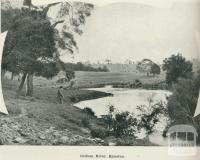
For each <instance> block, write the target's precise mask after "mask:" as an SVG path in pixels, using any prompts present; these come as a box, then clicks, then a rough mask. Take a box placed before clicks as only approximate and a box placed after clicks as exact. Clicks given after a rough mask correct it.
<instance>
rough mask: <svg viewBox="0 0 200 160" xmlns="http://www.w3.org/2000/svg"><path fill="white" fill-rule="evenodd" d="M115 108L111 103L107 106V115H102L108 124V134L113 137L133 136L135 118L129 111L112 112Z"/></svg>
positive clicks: (135, 126) (135, 123) (135, 125)
mask: <svg viewBox="0 0 200 160" xmlns="http://www.w3.org/2000/svg"><path fill="white" fill-rule="evenodd" d="M114 112H115V108H114V106H113V105H110V106H109V113H108V115H106V116H104V117H103V118H104V120H105V122H106V124H107V125H108V129H109V131H110V134H112V136H115V137H122V136H133V137H135V132H136V128H137V119H136V118H134V115H133V114H131V113H130V112H118V113H114Z"/></svg>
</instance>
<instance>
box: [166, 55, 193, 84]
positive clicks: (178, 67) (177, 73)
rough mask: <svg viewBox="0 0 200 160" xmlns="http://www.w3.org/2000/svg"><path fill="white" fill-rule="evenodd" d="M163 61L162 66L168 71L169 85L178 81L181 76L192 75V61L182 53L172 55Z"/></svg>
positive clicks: (167, 79)
mask: <svg viewBox="0 0 200 160" xmlns="http://www.w3.org/2000/svg"><path fill="white" fill-rule="evenodd" d="M163 62H164V64H163V66H162V68H163V70H164V71H166V82H167V83H168V84H169V85H171V84H172V83H177V82H178V79H179V78H187V77H191V75H192V63H191V62H190V61H187V60H186V59H185V58H184V57H183V56H182V55H181V54H177V55H172V56H171V57H169V58H166V59H165V60H164V61H163Z"/></svg>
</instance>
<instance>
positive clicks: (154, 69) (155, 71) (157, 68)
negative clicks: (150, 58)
mask: <svg viewBox="0 0 200 160" xmlns="http://www.w3.org/2000/svg"><path fill="white" fill-rule="evenodd" d="M150 73H151V74H153V75H154V76H155V75H156V74H160V66H159V65H157V64H156V63H154V64H152V66H151V70H150Z"/></svg>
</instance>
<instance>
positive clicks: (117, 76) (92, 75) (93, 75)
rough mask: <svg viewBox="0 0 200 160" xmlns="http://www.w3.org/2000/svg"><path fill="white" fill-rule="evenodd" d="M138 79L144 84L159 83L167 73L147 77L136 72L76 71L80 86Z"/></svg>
mask: <svg viewBox="0 0 200 160" xmlns="http://www.w3.org/2000/svg"><path fill="white" fill-rule="evenodd" d="M136 79H139V80H140V81H141V82H142V83H144V84H151V83H157V82H160V81H163V80H165V74H164V73H162V74H161V75H158V76H156V77H147V76H146V75H145V74H141V73H134V72H132V73H131V72H129V73H125V72H123V73H122V72H98V73H97V72H76V81H77V86H79V87H81V86H87V87H88V86H98V85H102V84H104V85H111V84H115V83H128V82H134V81H135V80H136Z"/></svg>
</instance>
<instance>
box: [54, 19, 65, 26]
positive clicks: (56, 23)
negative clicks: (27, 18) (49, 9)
mask: <svg viewBox="0 0 200 160" xmlns="http://www.w3.org/2000/svg"><path fill="white" fill-rule="evenodd" d="M63 22H64V20H61V21H58V22H55V23H54V24H52V27H54V28H55V27H56V26H57V25H58V24H59V23H63Z"/></svg>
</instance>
